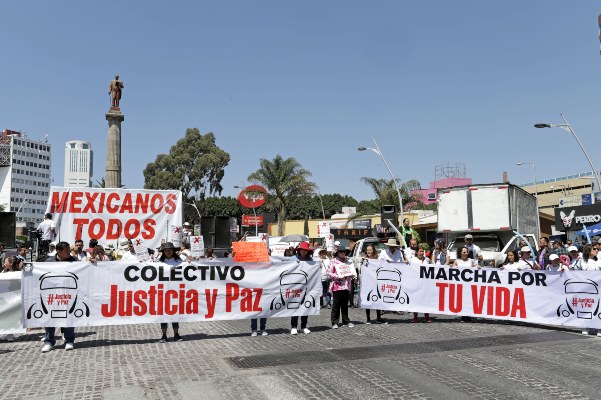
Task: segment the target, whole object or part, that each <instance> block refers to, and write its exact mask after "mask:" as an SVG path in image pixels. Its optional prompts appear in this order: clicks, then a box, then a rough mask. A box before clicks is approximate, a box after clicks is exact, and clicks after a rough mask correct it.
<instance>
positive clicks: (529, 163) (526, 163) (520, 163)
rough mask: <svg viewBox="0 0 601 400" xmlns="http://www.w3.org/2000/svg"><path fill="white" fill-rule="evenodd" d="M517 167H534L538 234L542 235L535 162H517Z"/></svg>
mask: <svg viewBox="0 0 601 400" xmlns="http://www.w3.org/2000/svg"><path fill="white" fill-rule="evenodd" d="M515 165H532V173H533V174H534V198H535V199H536V230H537V232H536V234H537V236H538V235H540V216H539V214H538V183H537V182H536V163H535V162H521V161H520V162H516V163H515Z"/></svg>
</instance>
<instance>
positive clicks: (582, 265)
mask: <svg viewBox="0 0 601 400" xmlns="http://www.w3.org/2000/svg"><path fill="white" fill-rule="evenodd" d="M599 247H601V245H598V244H595V245H591V244H587V245H585V246H584V247H583V249H582V258H581V259H580V262H579V263H577V264H576V265H575V266H574V269H576V270H581V271H596V270H599V269H601V263H600V262H599V260H598V259H597V255H598V254H599Z"/></svg>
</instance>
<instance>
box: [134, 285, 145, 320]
mask: <svg viewBox="0 0 601 400" xmlns="http://www.w3.org/2000/svg"><path fill="white" fill-rule="evenodd" d="M147 298H148V295H147V293H146V292H145V291H143V290H136V292H135V293H134V302H135V303H136V305H135V306H134V314H136V315H137V316H142V315H145V314H146V312H147V311H148V307H147V305H146V299H147Z"/></svg>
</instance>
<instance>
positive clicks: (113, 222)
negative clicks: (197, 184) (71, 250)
mask: <svg viewBox="0 0 601 400" xmlns="http://www.w3.org/2000/svg"><path fill="white" fill-rule="evenodd" d="M46 212H47V213H51V214H52V219H53V221H54V223H55V224H56V233H57V237H56V240H58V241H65V242H68V243H71V244H73V242H74V241H75V239H82V240H83V241H84V243H85V244H86V245H87V243H88V242H89V240H90V239H96V240H98V242H99V243H100V244H101V245H105V244H107V243H110V242H117V240H118V239H119V238H122V237H126V238H128V239H134V238H137V237H142V238H143V239H144V240H145V241H146V245H147V246H148V247H149V248H152V249H155V248H157V247H159V246H160V245H161V239H163V240H166V239H167V235H168V233H169V228H170V226H171V225H175V226H181V225H182V195H181V192H180V191H178V190H142V189H139V190H138V189H101V188H79V187H78V188H75V187H73V188H65V187H52V188H51V191H50V198H49V200H48V207H47V208H46Z"/></svg>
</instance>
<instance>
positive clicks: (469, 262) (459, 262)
mask: <svg viewBox="0 0 601 400" xmlns="http://www.w3.org/2000/svg"><path fill="white" fill-rule="evenodd" d="M455 261H456V262H457V266H458V267H470V268H473V267H475V266H476V263H475V262H474V260H473V259H472V258H468V259H467V260H465V261H463V260H462V259H461V258H458V259H457V260H455Z"/></svg>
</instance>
